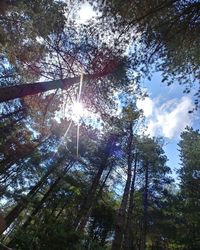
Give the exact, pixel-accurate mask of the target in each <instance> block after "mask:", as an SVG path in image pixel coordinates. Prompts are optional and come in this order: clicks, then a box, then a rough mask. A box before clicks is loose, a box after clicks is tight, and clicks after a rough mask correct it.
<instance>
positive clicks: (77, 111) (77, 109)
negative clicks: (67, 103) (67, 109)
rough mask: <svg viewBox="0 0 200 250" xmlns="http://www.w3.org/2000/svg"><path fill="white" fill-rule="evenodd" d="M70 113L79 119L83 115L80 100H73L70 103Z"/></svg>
mask: <svg viewBox="0 0 200 250" xmlns="http://www.w3.org/2000/svg"><path fill="white" fill-rule="evenodd" d="M72 115H73V116H74V117H75V118H76V119H80V118H81V117H83V116H84V107H83V104H82V103H81V102H74V103H73V105H72Z"/></svg>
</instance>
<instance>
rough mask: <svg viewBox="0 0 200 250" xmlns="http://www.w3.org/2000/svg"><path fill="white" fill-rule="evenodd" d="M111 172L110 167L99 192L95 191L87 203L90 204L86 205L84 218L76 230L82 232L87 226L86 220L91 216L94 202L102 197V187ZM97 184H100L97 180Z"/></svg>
mask: <svg viewBox="0 0 200 250" xmlns="http://www.w3.org/2000/svg"><path fill="white" fill-rule="evenodd" d="M111 171H112V167H111V168H110V169H109V171H108V173H107V175H106V177H105V179H104V181H103V183H102V185H101V187H100V188H99V190H98V191H96V192H94V196H93V199H91V200H89V203H90V204H88V208H87V210H86V213H85V216H84V217H83V219H82V220H81V222H80V224H79V227H78V230H80V231H82V230H83V229H84V228H85V226H86V224H87V221H88V218H89V216H90V214H91V211H92V208H93V205H94V204H95V202H97V201H98V199H99V198H100V196H101V195H102V192H103V189H104V187H105V184H106V181H107V179H108V177H109V175H110V173H111ZM102 173H103V172H102ZM101 175H102V174H101ZM99 182H100V179H99ZM98 186H99V185H98ZM98 186H97V188H98Z"/></svg>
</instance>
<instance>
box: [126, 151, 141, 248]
mask: <svg viewBox="0 0 200 250" xmlns="http://www.w3.org/2000/svg"><path fill="white" fill-rule="evenodd" d="M137 156H138V153H137V152H136V154H135V165H134V170H133V178H132V184H131V191H130V200H129V207H128V214H127V221H126V230H125V235H124V241H125V242H124V250H131V249H132V246H133V238H132V237H133V235H132V234H131V232H132V230H133V209H134V193H135V179H136V170H137V158H138V157H137Z"/></svg>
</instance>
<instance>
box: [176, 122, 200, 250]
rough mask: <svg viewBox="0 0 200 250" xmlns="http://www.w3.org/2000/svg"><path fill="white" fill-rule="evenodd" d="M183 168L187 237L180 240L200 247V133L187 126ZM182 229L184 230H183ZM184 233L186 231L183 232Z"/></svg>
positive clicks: (184, 213) (182, 155)
mask: <svg viewBox="0 0 200 250" xmlns="http://www.w3.org/2000/svg"><path fill="white" fill-rule="evenodd" d="M179 147H180V156H181V165H182V167H181V169H180V170H179V177H180V180H181V182H180V192H181V200H180V201H181V204H182V206H183V210H182V213H183V214H182V220H183V225H182V229H180V230H181V231H182V230H183V231H185V232H186V234H187V238H185V237H184V235H183V237H180V239H179V240H180V242H181V243H182V244H184V245H185V247H186V248H187V249H198V248H199V236H198V234H196V232H197V231H198V230H199V227H200V221H199V207H200V204H199V199H200V193H199V188H198V187H199V178H200V177H199V171H200V169H199V166H200V165H199V150H200V134H199V131H198V130H194V129H193V128H190V127H186V130H185V131H183V132H182V134H181V140H180V142H179ZM183 231H182V232H183ZM183 234H184V233H183Z"/></svg>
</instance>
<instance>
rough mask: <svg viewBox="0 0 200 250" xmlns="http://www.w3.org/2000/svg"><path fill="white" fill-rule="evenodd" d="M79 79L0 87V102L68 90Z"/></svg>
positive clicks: (105, 73)
mask: <svg viewBox="0 0 200 250" xmlns="http://www.w3.org/2000/svg"><path fill="white" fill-rule="evenodd" d="M110 73H111V72H108V71H105V72H101V73H98V74H94V75H85V76H84V81H88V80H92V79H97V78H100V77H104V76H106V75H109V74H110ZM79 81H80V76H76V77H71V78H65V79H59V80H53V81H47V82H36V83H30V84H22V85H15V86H10V87H2V88H0V103H1V102H5V101H9V100H13V99H16V98H21V97H25V96H29V95H36V94H38V93H42V92H46V91H49V90H52V89H59V88H60V89H65V90H68V89H69V88H70V87H71V86H73V85H74V84H75V83H78V82H79Z"/></svg>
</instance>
